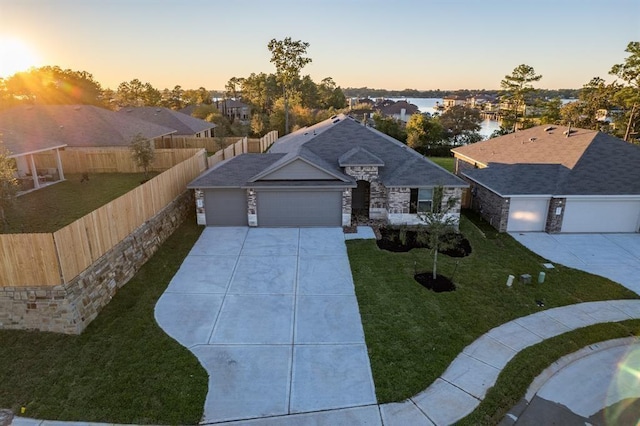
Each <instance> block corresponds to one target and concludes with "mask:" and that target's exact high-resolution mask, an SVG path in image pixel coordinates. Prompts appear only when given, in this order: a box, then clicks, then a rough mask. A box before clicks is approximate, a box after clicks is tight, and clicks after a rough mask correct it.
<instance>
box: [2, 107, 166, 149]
mask: <svg viewBox="0 0 640 426" xmlns="http://www.w3.org/2000/svg"><path fill="white" fill-rule="evenodd" d="M0 127H2V128H5V129H8V130H11V131H14V132H16V133H26V134H29V135H31V136H32V137H33V138H36V139H53V140H56V141H60V142H61V143H63V144H67V145H68V146H70V147H95V146H129V144H130V143H131V140H132V139H133V137H134V136H135V135H136V134H138V133H140V134H142V135H143V136H144V137H146V138H148V139H153V138H157V137H160V136H164V135H168V134H171V133H174V132H175V130H173V129H170V128H168V127H164V126H159V125H157V124H154V123H150V122H148V121H144V120H139V119H137V118H134V117H128V116H126V115H124V114H119V113H116V112H113V111H110V110H108V109H104V108H99V107H96V106H91V105H35V106H19V107H15V108H10V109H8V110H5V111H2V112H0Z"/></svg>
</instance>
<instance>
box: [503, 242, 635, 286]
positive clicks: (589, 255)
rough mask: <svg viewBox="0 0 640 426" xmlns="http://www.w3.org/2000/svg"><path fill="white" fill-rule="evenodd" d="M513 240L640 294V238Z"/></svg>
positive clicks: (552, 260)
mask: <svg viewBox="0 0 640 426" xmlns="http://www.w3.org/2000/svg"><path fill="white" fill-rule="evenodd" d="M511 236H513V238H515V239H516V240H518V241H519V242H520V243H521V244H522V245H524V246H525V247H527V248H528V249H529V250H531V251H533V252H534V253H537V254H539V255H540V256H542V257H544V258H545V259H548V260H550V261H551V262H556V263H560V264H562V265H565V266H569V267H571V268H575V269H581V270H583V271H587V272H590V273H592V274H596V275H600V276H603V277H606V278H609V279H610V280H613V281H615V282H618V283H620V284H622V285H623V286H625V287H627V288H628V289H630V290H632V291H634V292H636V293H638V294H640V278H639V277H640V234H553V235H552V234H547V233H544V232H525V233H522V232H513V233H511Z"/></svg>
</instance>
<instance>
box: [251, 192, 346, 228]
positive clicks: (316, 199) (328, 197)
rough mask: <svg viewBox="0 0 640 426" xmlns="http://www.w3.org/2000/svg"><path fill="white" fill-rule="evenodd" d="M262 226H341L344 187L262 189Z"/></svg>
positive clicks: (260, 214) (259, 218) (259, 200)
mask: <svg viewBox="0 0 640 426" xmlns="http://www.w3.org/2000/svg"><path fill="white" fill-rule="evenodd" d="M257 195H258V200H257V201H258V226H341V225H342V192H341V191H258V193H257Z"/></svg>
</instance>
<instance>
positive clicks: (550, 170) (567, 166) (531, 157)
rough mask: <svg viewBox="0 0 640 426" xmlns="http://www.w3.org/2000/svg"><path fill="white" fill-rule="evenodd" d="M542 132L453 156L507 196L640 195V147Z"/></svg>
mask: <svg viewBox="0 0 640 426" xmlns="http://www.w3.org/2000/svg"><path fill="white" fill-rule="evenodd" d="M567 131H568V128H567V127H562V126H538V127H534V128H531V129H527V130H523V131H518V132H515V133H512V134H509V135H505V136H500V137H498V138H493V139H489V140H486V141H482V142H477V143H474V144H471V145H467V146H464V147H459V148H455V149H453V150H452V151H453V152H454V153H455V154H456V156H458V157H466V159H467V160H469V162H471V163H474V162H476V163H478V164H479V165H480V166H487V168H480V169H474V170H467V171H463V174H464V175H465V176H467V177H469V178H471V179H472V180H474V181H476V182H478V183H480V184H483V185H485V186H487V187H489V188H491V189H493V190H495V191H497V192H498V193H500V194H502V195H523V194H552V195H640V168H639V167H638V164H640V147H638V146H636V145H632V144H630V143H627V142H625V141H623V140H621V139H618V138H616V137H614V136H611V135H608V134H606V133H602V132H598V131H595V130H585V129H575V128H574V129H571V134H570V135H569V136H568V137H567V134H566V132H567Z"/></svg>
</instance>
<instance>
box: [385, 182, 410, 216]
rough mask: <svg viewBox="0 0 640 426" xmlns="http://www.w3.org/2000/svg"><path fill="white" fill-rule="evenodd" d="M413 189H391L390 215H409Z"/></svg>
mask: <svg viewBox="0 0 640 426" xmlns="http://www.w3.org/2000/svg"><path fill="white" fill-rule="evenodd" d="M410 203H411V188H389V214H405V213H409V204H410Z"/></svg>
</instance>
